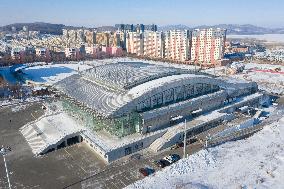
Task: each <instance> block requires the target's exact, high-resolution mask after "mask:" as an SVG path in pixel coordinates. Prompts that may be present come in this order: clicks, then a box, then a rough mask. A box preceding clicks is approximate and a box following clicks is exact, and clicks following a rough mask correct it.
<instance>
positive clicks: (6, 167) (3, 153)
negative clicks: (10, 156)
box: [0, 146, 11, 189]
mask: <svg viewBox="0 0 284 189" xmlns="http://www.w3.org/2000/svg"><path fill="white" fill-rule="evenodd" d="M6 150H7V149H5V148H4V147H3V146H2V148H1V150H0V153H1V154H2V156H3V159H4V165H5V170H6V175H7V180H8V185H9V189H11V183H10V178H9V171H8V166H7V163H6V158H5V155H6V154H7V152H6Z"/></svg>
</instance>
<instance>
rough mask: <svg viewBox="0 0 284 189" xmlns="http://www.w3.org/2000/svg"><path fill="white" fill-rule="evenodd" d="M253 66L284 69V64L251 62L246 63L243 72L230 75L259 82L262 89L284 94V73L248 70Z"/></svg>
mask: <svg viewBox="0 0 284 189" xmlns="http://www.w3.org/2000/svg"><path fill="white" fill-rule="evenodd" d="M252 68H254V69H258V70H268V69H273V68H281V70H282V71H284V66H282V65H269V64H255V63H249V64H246V65H245V70H244V72H243V73H240V74H236V75H231V76H230V77H233V78H236V79H242V80H247V81H254V82H257V84H258V86H259V88H260V89H262V90H266V91H268V92H272V93H277V94H284V74H280V73H268V72H255V71H251V72H247V70H249V69H252Z"/></svg>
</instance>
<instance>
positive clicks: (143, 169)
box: [139, 167, 155, 177]
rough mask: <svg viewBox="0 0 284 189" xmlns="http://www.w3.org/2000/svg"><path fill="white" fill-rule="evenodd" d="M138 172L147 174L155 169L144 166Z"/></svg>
mask: <svg viewBox="0 0 284 189" xmlns="http://www.w3.org/2000/svg"><path fill="white" fill-rule="evenodd" d="M139 172H140V173H141V174H142V175H143V176H144V177H146V176H149V175H151V174H153V173H154V172H155V169H152V168H149V167H145V168H140V169H139Z"/></svg>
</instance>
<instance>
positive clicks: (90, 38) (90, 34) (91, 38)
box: [84, 30, 96, 46]
mask: <svg viewBox="0 0 284 189" xmlns="http://www.w3.org/2000/svg"><path fill="white" fill-rule="evenodd" d="M84 33H85V38H86V43H87V44H88V46H92V45H94V44H95V43H96V33H95V32H94V31H92V30H85V31H84Z"/></svg>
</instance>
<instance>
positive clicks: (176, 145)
mask: <svg viewBox="0 0 284 189" xmlns="http://www.w3.org/2000/svg"><path fill="white" fill-rule="evenodd" d="M180 147H183V142H180V143H176V144H175V145H173V146H172V147H171V149H172V150H174V149H177V148H180Z"/></svg>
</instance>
